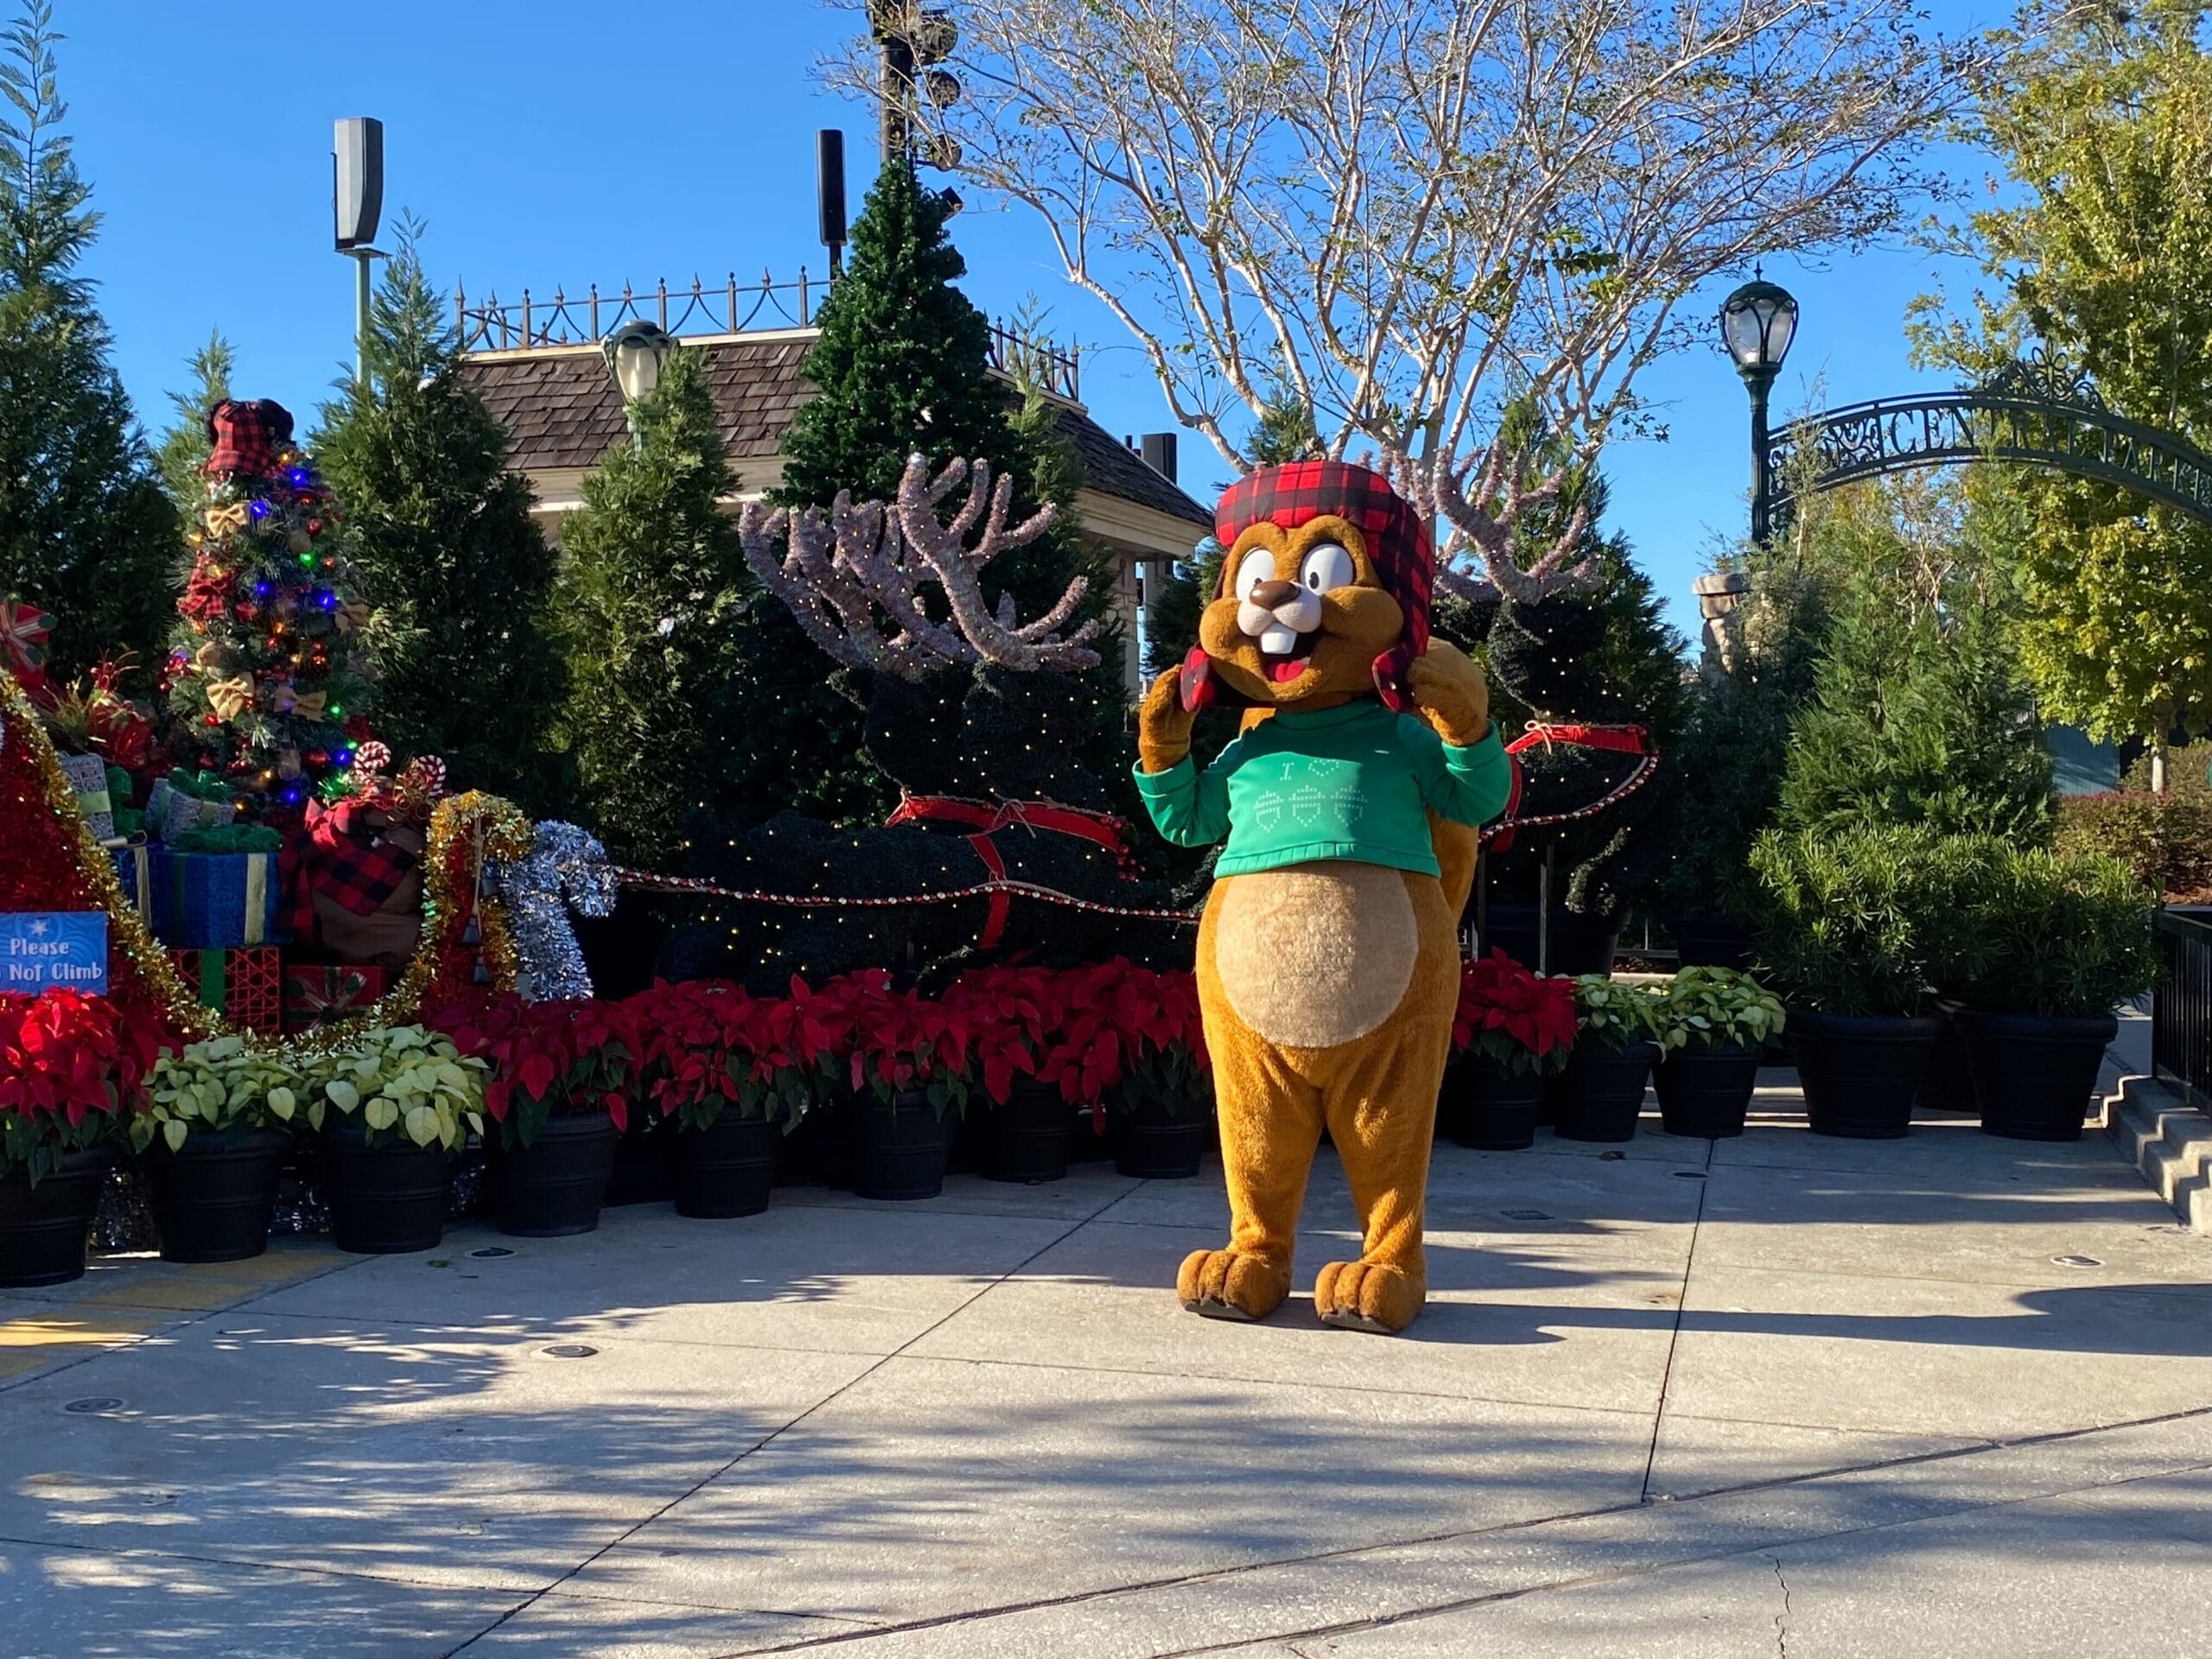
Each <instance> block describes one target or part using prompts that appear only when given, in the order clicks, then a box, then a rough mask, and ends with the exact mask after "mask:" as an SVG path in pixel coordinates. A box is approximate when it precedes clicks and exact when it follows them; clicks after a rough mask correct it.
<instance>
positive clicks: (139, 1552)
mask: <svg viewBox="0 0 2212 1659" xmlns="http://www.w3.org/2000/svg"><path fill="white" fill-rule="evenodd" d="M0 1544H13V1545H15V1546H16V1547H17V1548H22V1549H51V1550H60V1551H64V1552H66V1553H67V1554H72V1555H98V1556H100V1557H102V1558H103V1559H105V1560H118V1561H133V1560H136V1561H181V1562H184V1563H188V1564H189V1565H191V1566H194V1567H245V1568H249V1569H251V1570H254V1571H258V1572H263V1573H289V1574H290V1575H291V1576H293V1577H295V1578H304V1579H342V1580H345V1581H346V1583H348V1584H383V1585H398V1586H403V1587H404V1588H408V1589H415V1590H444V1591H451V1592H456V1593H460V1594H466V1595H482V1596H515V1595H522V1594H524V1593H528V1592H524V1591H521V1590H518V1589H517V1588H516V1587H515V1586H513V1585H512V1584H472V1583H467V1582H462V1583H454V1582H451V1581H449V1580H430V1579H424V1578H419V1577H410V1576H408V1575H407V1574H405V1573H365V1572H362V1571H360V1570H359V1569H358V1568H353V1567H302V1566H300V1565H298V1564H297V1563H296V1562H292V1561H265V1560H258V1559H257V1558H255V1557H251V1556H245V1555H208V1554H200V1553H199V1552H197V1551H194V1550H182V1549H149V1548H146V1547H145V1546H143V1545H142V1544H129V1545H125V1546H124V1547H123V1548H114V1547H111V1546H110V1545H106V1544H91V1543H84V1542H81V1541H78V1540H76V1539H73V1538H24V1537H19V1536H17V1535H15V1534H13V1533H0ZM538 1593H542V1592H538Z"/></svg>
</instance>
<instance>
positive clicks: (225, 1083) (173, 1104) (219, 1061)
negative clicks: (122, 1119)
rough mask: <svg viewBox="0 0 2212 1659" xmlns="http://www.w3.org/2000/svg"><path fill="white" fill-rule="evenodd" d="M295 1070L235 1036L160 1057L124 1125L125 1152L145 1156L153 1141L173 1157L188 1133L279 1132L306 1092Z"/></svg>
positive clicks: (307, 1083) (290, 1062) (284, 1058)
mask: <svg viewBox="0 0 2212 1659" xmlns="http://www.w3.org/2000/svg"><path fill="white" fill-rule="evenodd" d="M308 1064H313V1063H312V1062H310V1063H308ZM301 1067H302V1062H300V1061H298V1060H296V1059H294V1058H291V1057H289V1056H288V1055H285V1054H282V1053H278V1052H275V1051H272V1050H264V1049H251V1048H248V1047H247V1046H245V1043H244V1042H243V1041H242V1040H241V1039H238V1038H236V1037H217V1038H213V1039H210V1040H209V1041H207V1042H204V1043H194V1044H192V1045H191V1046H188V1047H187V1048H184V1049H181V1050H179V1051H177V1052H174V1053H168V1054H164V1055H162V1058H161V1059H160V1060H159V1061H158V1062H156V1065H155V1066H154V1069H153V1071H151V1072H150V1073H149V1074H148V1076H147V1079H146V1106H145V1109H143V1111H141V1112H139V1113H138V1114H137V1116H134V1117H133V1118H132V1119H131V1121H130V1145H131V1148H132V1150H134V1151H137V1152H143V1151H145V1150H146V1148H147V1147H150V1146H152V1145H153V1144H154V1138H155V1136H156V1135H159V1136H160V1137H161V1138H162V1141H164V1142H166V1143H167V1145H168V1149H169V1150H170V1151H171V1152H176V1151H179V1150H181V1148H182V1147H183V1146H184V1143H185V1141H186V1139H187V1138H188V1137H189V1136H191V1135H198V1134H220V1133H221V1132H222V1131H224V1130H226V1129H231V1128H246V1129H273V1128H283V1126H284V1125H285V1124H287V1123H289V1122H291V1121H292V1118H293V1116H294V1115H295V1114H296V1113H297V1112H298V1111H299V1110H300V1108H301V1106H302V1103H303V1101H304V1097H305V1096H306V1093H307V1091H308V1089H309V1088H310V1087H312V1086H313V1085H312V1082H311V1080H310V1079H308V1078H307V1077H303V1076H302V1071H301Z"/></svg>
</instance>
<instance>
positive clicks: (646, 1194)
mask: <svg viewBox="0 0 2212 1659" xmlns="http://www.w3.org/2000/svg"><path fill="white" fill-rule="evenodd" d="M676 1144H677V1131H676V1120H675V1119H673V1118H669V1117H663V1116H661V1115H660V1111H659V1109H658V1108H657V1107H654V1108H647V1109H639V1110H637V1111H633V1112H632V1113H631V1114H630V1124H629V1127H628V1128H626V1129H624V1130H623V1131H622V1133H621V1135H620V1136H619V1137H618V1138H617V1139H616V1141H615V1142H614V1167H613V1171H612V1172H611V1173H609V1174H608V1175H607V1199H606V1205H607V1208H608V1209H610V1210H611V1209H614V1208H617V1207H618V1206H620V1205H629V1204H665V1203H667V1202H668V1201H669V1200H670V1199H671V1198H674V1197H675V1196H676Z"/></svg>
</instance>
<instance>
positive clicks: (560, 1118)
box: [429, 992, 639, 1238]
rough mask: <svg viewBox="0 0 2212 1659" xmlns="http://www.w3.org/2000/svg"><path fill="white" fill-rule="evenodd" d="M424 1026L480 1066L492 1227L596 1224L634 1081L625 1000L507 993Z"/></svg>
mask: <svg viewBox="0 0 2212 1659" xmlns="http://www.w3.org/2000/svg"><path fill="white" fill-rule="evenodd" d="M429 1024H430V1025H431V1026H432V1027H434V1028H435V1029H437V1030H440V1031H442V1032H443V1033H445V1034H446V1035H448V1037H450V1038H451V1039H453V1045H454V1048H456V1049H457V1050H459V1051H460V1052H461V1053H462V1054H464V1055H467V1056H468V1057H470V1058H475V1059H480V1060H482V1061H483V1062H484V1065H485V1067H486V1073H485V1077H486V1081H485V1084H484V1110H485V1113H486V1116H489V1117H490V1118H491V1119H492V1121H493V1122H494V1123H496V1124H497V1125H498V1126H499V1128H498V1130H497V1132H496V1133H495V1134H493V1135H487V1137H486V1139H487V1141H489V1143H490V1144H489V1146H488V1147H487V1148H486V1149H487V1151H488V1152H489V1154H490V1156H491V1160H492V1165H493V1170H494V1172H495V1174H496V1177H497V1185H498V1203H499V1210H498V1215H499V1230H500V1231H501V1232H503V1233H511V1234H513V1235H515V1236H518V1237H522V1238H563V1237H569V1236H573V1235H575V1234H577V1233H588V1232H590V1231H591V1230H593V1229H594V1228H595V1227H597V1226H598V1225H599V1211H600V1206H601V1205H602V1204H603V1203H604V1202H605V1201H606V1198H607V1178H608V1176H609V1175H610V1174H612V1173H613V1168H614V1142H615V1138H616V1137H617V1136H618V1135H620V1134H621V1132H622V1130H623V1128H625V1127H626V1125H627V1123H628V1122H629V1116H630V1097H631V1095H632V1092H633V1090H635V1088H636V1085H637V1076H638V1064H639V1052H638V1035H637V1031H636V1027H635V1025H634V1022H633V1020H632V1016H631V1014H630V1013H629V1011H628V1010H627V1008H626V1005H624V1004H622V1003H620V1002H602V1001H595V1000H591V999H579V1000H574V1001H543V1002H526V1001H524V1000H523V999H522V998H521V997H519V996H517V995H514V994H513V993H512V992H506V993H502V994H499V995H492V996H485V997H480V998H477V999H475V1000H474V1001H470V1002H465V1003H461V1004H457V1005H455V1006H454V1007H448V1008H447V1009H444V1010H442V1011H441V1012H440V1013H439V1014H436V1015H435V1016H434V1017H433V1018H432V1019H431V1020H430V1021H429Z"/></svg>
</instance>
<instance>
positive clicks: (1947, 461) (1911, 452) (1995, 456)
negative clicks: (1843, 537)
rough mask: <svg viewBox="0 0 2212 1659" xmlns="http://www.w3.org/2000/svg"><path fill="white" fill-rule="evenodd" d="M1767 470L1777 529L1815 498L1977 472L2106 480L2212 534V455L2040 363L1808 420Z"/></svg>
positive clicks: (1774, 449) (1772, 452)
mask: <svg viewBox="0 0 2212 1659" xmlns="http://www.w3.org/2000/svg"><path fill="white" fill-rule="evenodd" d="M1766 459H1767V467H1768V468H1769V470H1768V473H1767V476H1768V477H1770V478H1771V479H1773V480H1776V485H1777V487H1776V491H1775V493H1774V496H1773V498H1772V500H1771V502H1770V512H1771V514H1772V519H1773V523H1774V524H1775V526H1776V528H1777V530H1779V529H1781V528H1782V527H1783V526H1784V525H1786V524H1788V522H1789V518H1790V517H1791V516H1792V514H1793V512H1794V511H1795V508H1796V497H1797V495H1798V493H1801V492H1802V491H1804V490H1813V491H1819V490H1831V489H1834V488H1835V487H1837V486H1839V485H1843V484H1848V483H1851V482H1852V481H1853V480H1857V479H1862V478H1872V477H1873V476H1875V475H1877V474H1882V473H1894V472H1903V471H1905V470H1906V469H1908V468H1910V467H1937V466H1955V465H1959V464H1962V463H1965V462H1968V461H2020V462H2024V463H2027V464H2030V465H2037V466H2044V467H2056V468H2057V469H2058V470H2059V471H2061V472H2065V473H2072V474H2077V475H2078V476H2081V477H2084V478H2094V479H2101V480H2103V481H2104V482H2106V483H2108V484H2116V485H2118V486H2120V487H2121V488H2123V489H2128V490H2133V491H2134V492H2135V493H2138V494H2139V495H2142V496H2145V497H2147V498H2148V499H2151V500H2153V501H2158V502H2162V503H2164V505H2167V506H2170V507H2171V508H2173V509H2175V511H2177V512H2183V513H2186V514H2188V515H2189V516H2190V518H2196V519H2197V520H2198V521H2200V522H2202V523H2205V524H2212V455H2208V454H2205V453H2204V451H2202V450H2201V449H2199V448H2196V446H2195V445H2193V444H2191V443H2190V442H2187V441H2186V440H2184V439H2182V438H2179V437H2177V436H2175V435H2173V434H2171V433H2170V432H2161V431H2159V430H2158V429H2157V428H2155V427H2149V426H2145V425H2144V424H2143V423H2141V422H2139V421H2131V420H2129V419H2127V418H2126V416H2121V415H2116V414H2114V413H2113V411H2112V410H2111V409H2110V407H2109V406H2107V404H2106V403H2105V401H2104V399H2103V398H2102V397H2100V396H2099V395H2098V393H2097V391H2096V390H2095V388H2094V387H2093V386H2091V385H2089V384H2088V381H2087V380H2086V379H2085V378H2082V377H2081V376H2078V375H2068V374H2065V373H2064V372H2061V371H2056V370H2054V369H2053V368H2052V367H2051V366H2050V365H2047V364H2045V363H2044V362H2043V361H2041V360H2040V359H2037V360H2033V361H2029V362H2022V363H2013V364H2008V365H2006V366H2005V368H2003V369H2001V370H1999V372H1997V373H1996V374H1995V375H1993V376H1992V377H1991V378H1989V379H1987V380H1986V381H1984V382H1983V383H1982V384H1981V385H1978V386H1969V387H1964V388H1962V389H1961V390H1959V391H1948V392H1934V393H1929V394H1926V395H1923V396H1921V397H1877V398H1874V399H1872V400H1871V401H1869V402H1866V403H1863V404H1846V405H1845V406H1844V407H1842V408H1840V409H1832V410H1826V411H1825V412H1823V413H1821V414H1818V415H1809V416H1806V417H1805V418H1804V419H1802V420H1799V421H1793V422H1791V423H1789V425H1788V426H1785V427H1783V429H1781V430H1779V431H1777V433H1775V434H1774V435H1773V436H1772V438H1771V439H1770V440H1769V442H1768V444H1767V456H1766ZM1792 485H1795V486H1796V487H1795V488H1793V487H1791V486H1792Z"/></svg>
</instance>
